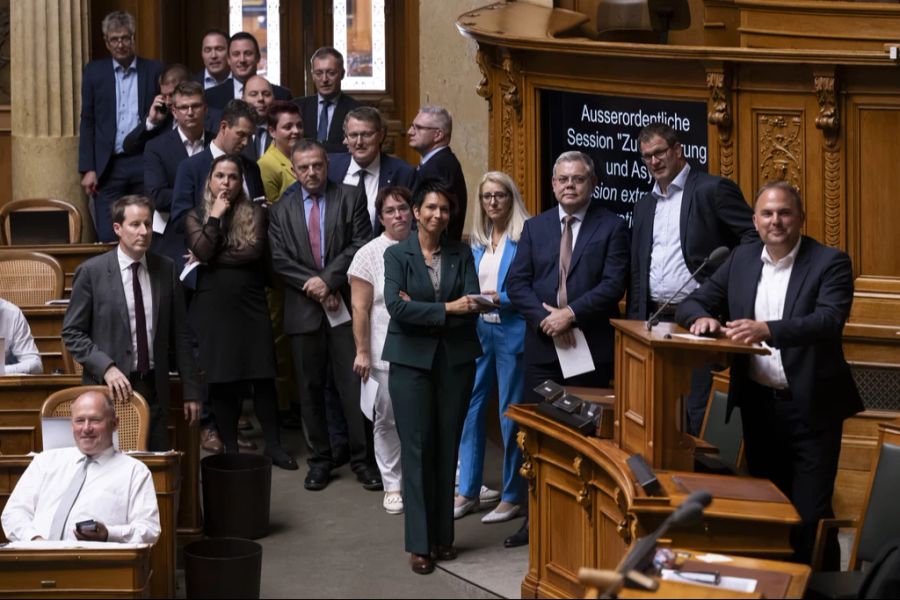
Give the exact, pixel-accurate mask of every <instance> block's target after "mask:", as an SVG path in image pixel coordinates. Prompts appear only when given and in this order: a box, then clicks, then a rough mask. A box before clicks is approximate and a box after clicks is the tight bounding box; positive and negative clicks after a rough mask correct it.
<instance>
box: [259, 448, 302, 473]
mask: <svg viewBox="0 0 900 600" xmlns="http://www.w3.org/2000/svg"><path fill="white" fill-rule="evenodd" d="M264 454H265V455H266V456H268V457H269V458H271V459H272V464H273V465H275V466H276V467H280V468H282V469H286V470H288V471H296V470H297V469H299V468H300V465H298V464H297V461H296V460H294V457H293V456H291V455H290V454H288V453H287V452H285V450H284V448H281V447H275V448H271V449H270V448H266V451H265V452H264Z"/></svg>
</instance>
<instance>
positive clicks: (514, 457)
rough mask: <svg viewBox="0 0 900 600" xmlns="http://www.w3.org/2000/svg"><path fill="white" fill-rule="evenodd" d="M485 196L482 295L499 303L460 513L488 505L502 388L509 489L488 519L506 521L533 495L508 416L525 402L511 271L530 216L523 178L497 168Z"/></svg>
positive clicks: (472, 419)
mask: <svg viewBox="0 0 900 600" xmlns="http://www.w3.org/2000/svg"><path fill="white" fill-rule="evenodd" d="M478 199H479V205H478V211H477V212H475V214H474V215H473V217H474V218H473V222H472V232H471V234H470V235H469V241H470V242H471V244H472V254H473V256H474V259H475V267H476V269H477V270H478V281H479V283H480V285H481V293H482V294H484V295H489V296H490V297H491V299H492V300H493V301H494V303H495V304H496V305H497V306H498V308H497V309H496V310H493V311H491V312H488V313H484V314H482V315H481V318H480V319H479V320H478V325H477V330H478V339H479V340H480V341H481V349H482V351H483V352H484V354H483V355H482V356H481V357H480V358H479V359H478V360H477V362H476V375H475V385H474V387H473V389H472V399H471V401H470V403H469V412H468V414H467V416H466V421H465V425H464V426H463V433H462V439H461V441H460V445H459V493H458V495H457V496H456V501H455V506H454V509H453V516H454V518H456V519H459V518H460V517H463V516H465V515H466V514H468V513H470V512H472V511H474V510H475V509H477V508H478V507H479V505H480V503H481V500H480V496H481V495H482V493H483V492H482V490H483V489H485V488H484V487H483V485H482V484H483V475H484V444H485V421H486V418H487V407H488V398H489V396H490V394H491V392H492V391H493V390H494V388H495V387H496V388H498V392H499V406H500V431H501V433H502V437H503V490H502V493H501V496H500V504H498V505H497V506H496V507H495V508H494V509H493V510H492V511H491V512H489V513H488V514H486V515H485V516H484V517H482V519H481V522H482V523H500V522H503V521H508V520H509V519H512V518H513V517H515V516H517V515H518V514H519V511H520V508H521V506H522V503H523V502H524V500H525V498H524V493H525V492H524V485H523V481H522V477H521V475H519V467H520V466H521V462H522V453H521V451H520V450H519V447H518V446H517V445H516V439H515V437H516V425H515V423H514V422H513V421H512V420H511V419H509V418H508V417H506V416H505V413H506V409H507V408H508V407H509V405H510V404H514V403H518V402H520V401H521V400H522V384H523V376H522V353H523V351H524V343H525V320H524V319H523V318H522V315H520V314H519V313H518V312H517V311H516V310H515V309H514V308H513V307H512V305H511V304H510V301H509V296H507V294H506V275H507V273H509V268H510V265H512V262H513V258H514V257H515V255H516V244H517V243H518V241H519V236H520V235H521V234H522V228H523V227H524V225H525V220H526V219H528V217H529V215H528V211H527V210H526V209H525V205H524V203H523V202H522V196H521V195H520V194H519V190H518V188H517V187H516V184H515V183H513V180H512V179H511V178H510V176H509V175H507V174H506V173H501V172H500V171H490V172H488V173H486V174H485V175H484V177H482V178H481V183H480V184H479V187H478Z"/></svg>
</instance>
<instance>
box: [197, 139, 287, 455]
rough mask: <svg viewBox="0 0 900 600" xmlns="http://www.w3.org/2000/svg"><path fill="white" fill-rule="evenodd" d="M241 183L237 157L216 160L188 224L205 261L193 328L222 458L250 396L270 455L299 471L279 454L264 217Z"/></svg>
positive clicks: (231, 447) (234, 445)
mask: <svg viewBox="0 0 900 600" xmlns="http://www.w3.org/2000/svg"><path fill="white" fill-rule="evenodd" d="M243 180H244V175H243V169H242V167H241V160H240V158H239V157H237V156H235V155H231V154H225V155H222V156H220V157H218V158H217V159H215V160H214V161H213V163H212V166H211V167H210V170H209V176H208V177H207V180H206V190H205V192H204V194H203V204H202V206H200V207H197V208H195V209H193V210H191V211H190V212H189V213H188V214H187V216H186V217H185V235H186V237H187V246H188V248H189V249H190V251H191V253H192V254H193V255H194V257H196V259H197V260H198V261H200V266H199V267H198V273H197V289H196V291H195V292H194V297H193V300H192V302H191V308H190V317H191V323H192V325H193V326H194V328H195V331H196V333H197V340H198V341H199V343H200V368H201V369H202V370H203V372H204V378H205V381H206V382H207V383H208V384H209V397H210V399H211V400H212V405H213V409H214V411H215V414H216V424H217V425H218V427H219V433H221V434H222V441H223V442H224V444H225V451H226V452H231V453H237V452H238V445H237V427H238V418H239V417H240V415H241V402H242V400H243V398H245V397H246V395H247V393H248V392H251V391H252V396H253V407H254V410H255V412H256V416H257V417H258V418H259V423H260V425H261V427H262V430H263V435H264V436H265V439H266V450H265V454H266V456H269V457H271V459H272V462H273V463H274V464H275V465H277V466H279V467H281V468H283V469H290V470H294V469H297V468H298V466H297V462H296V461H295V460H294V459H293V457H291V456H290V455H289V454H288V453H287V452H285V450H284V449H283V448H282V447H281V439H280V437H279V432H278V404H277V399H276V396H275V342H274V340H273V336H272V322H271V321H270V320H269V309H268V307H267V306H266V292H265V289H266V279H267V276H266V273H267V269H266V266H265V265H266V244H267V241H268V237H267V235H266V227H267V219H266V212H265V210H264V209H263V208H262V207H261V206H260V205H259V204H256V203H254V202H250V200H248V199H247V194H246V193H244V188H243V185H242V182H243Z"/></svg>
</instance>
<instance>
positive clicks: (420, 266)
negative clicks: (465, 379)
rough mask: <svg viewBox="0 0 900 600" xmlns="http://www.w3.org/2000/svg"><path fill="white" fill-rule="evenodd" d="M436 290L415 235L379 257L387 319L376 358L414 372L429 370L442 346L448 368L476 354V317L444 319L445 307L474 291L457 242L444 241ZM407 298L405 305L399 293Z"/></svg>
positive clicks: (471, 267) (473, 277)
mask: <svg viewBox="0 0 900 600" xmlns="http://www.w3.org/2000/svg"><path fill="white" fill-rule="evenodd" d="M441 256H442V257H443V258H442V260H443V262H442V263H441V290H440V295H439V300H438V301H435V299H434V287H433V286H432V285H431V278H430V277H429V276H428V269H427V268H426V267H425V258H424V256H423V255H422V248H421V247H420V246H419V236H418V235H417V234H416V232H415V231H413V232H412V234H410V236H409V237H408V238H406V240H404V241H402V242H400V243H399V244H396V245H394V246H391V247H390V248H388V249H387V251H386V252H385V254H384V302H385V305H386V306H387V310H388V312H389V313H390V315H391V322H390V324H389V325H388V332H387V337H386V338H385V341H384V350H383V351H382V353H381V358H382V359H383V360H386V361H388V362H391V363H397V364H401V365H406V366H410V367H416V368H419V369H430V368H431V367H432V365H433V364H434V355H435V353H436V352H437V349H438V344H441V345H442V346H443V348H444V351H445V352H446V353H447V356H448V357H449V358H450V364H452V365H458V364H460V363H464V362H467V361H473V360H475V359H476V358H478V357H479V356H481V343H480V342H479V341H478V334H477V333H476V331H475V322H476V319H477V315H474V314H471V315H448V314H447V311H446V310H445V309H444V303H445V302H449V301H451V300H456V299H457V298H459V297H460V296H462V295H464V294H477V293H479V285H478V273H477V272H476V271H475V261H474V260H472V251H471V250H470V249H469V247H468V246H467V245H465V244H463V243H462V242H457V241H455V240H449V239H445V240H444V242H443V243H442V246H441ZM401 291H403V292H406V293H407V294H408V295H409V297H410V298H411V300H410V301H405V300H403V299H402V298H400V292H401Z"/></svg>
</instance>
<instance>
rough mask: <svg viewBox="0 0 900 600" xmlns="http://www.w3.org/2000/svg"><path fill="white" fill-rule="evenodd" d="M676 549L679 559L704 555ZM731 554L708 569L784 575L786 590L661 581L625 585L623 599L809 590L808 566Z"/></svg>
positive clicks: (771, 595)
mask: <svg viewBox="0 0 900 600" xmlns="http://www.w3.org/2000/svg"><path fill="white" fill-rule="evenodd" d="M675 551H676V552H677V553H678V556H679V561H681V560H696V559H695V557H696V556H697V555H702V554H703V552H697V551H696V550H684V549H681V548H676V549H675ZM728 557H729V558H730V559H731V560H730V561H729V562H725V563H710V564H709V567H708V569H709V570H710V571H719V572H721V573H722V575H723V576H724V575H728V574H729V573H727V570H728V569H729V568H737V569H746V570H748V571H759V572H761V575H760V576H765V575H766V574H777V575H782V576H785V577H786V578H787V579H788V583H787V589H786V590H784V591H783V593H782V592H781V591H780V590H776V589H772V588H771V587H770V588H769V589H767V588H766V587H765V584H762V583H760V584H758V585H757V587H756V590H755V591H754V592H752V593H749V594H747V593H741V592H734V591H731V590H724V589H719V588H712V587H708V586H702V585H694V584H691V583H683V582H678V581H663V580H660V582H659V589H657V590H656V591H655V592H649V591H646V590H640V589H634V588H623V589H622V590H621V591H620V592H619V598H736V597H744V598H753V597H756V598H759V597H765V598H803V594H804V593H805V592H806V585H807V583H808V582H809V576H810V573H811V572H812V571H811V569H810V568H809V566H808V565H801V564H798V563H791V562H784V561H779V560H765V559H760V558H748V557H746V556H734V555H728ZM734 575H736V576H738V577H746V578H748V579H757V578H758V577H760V576H757V577H754V576H753V574H752V573H747V574H743V573H741V574H737V573H735V574H734Z"/></svg>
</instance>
